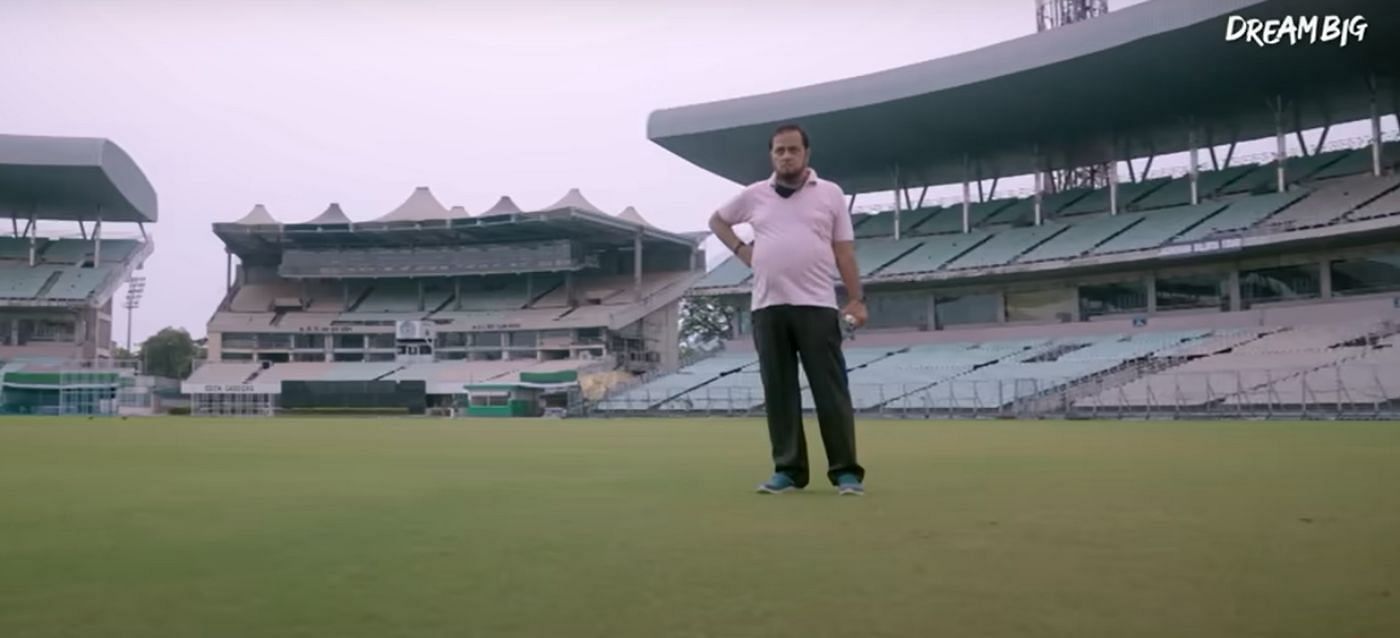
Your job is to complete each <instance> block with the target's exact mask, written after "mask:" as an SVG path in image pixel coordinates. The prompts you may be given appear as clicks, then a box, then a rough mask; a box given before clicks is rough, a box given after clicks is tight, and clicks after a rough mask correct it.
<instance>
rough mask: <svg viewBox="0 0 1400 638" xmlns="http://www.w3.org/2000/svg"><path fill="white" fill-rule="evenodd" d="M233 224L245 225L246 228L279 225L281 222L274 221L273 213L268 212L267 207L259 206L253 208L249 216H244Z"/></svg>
mask: <svg viewBox="0 0 1400 638" xmlns="http://www.w3.org/2000/svg"><path fill="white" fill-rule="evenodd" d="M233 223H235V224H243V225H245V226H262V225H266V224H279V223H281V222H278V221H277V220H276V219H273V217H272V213H269V212H267V207H265V206H263V205H262V204H258V205H256V206H254V207H253V210H250V211H248V214H247V215H244V216H243V218H242V219H239V220H238V221H236V222H233Z"/></svg>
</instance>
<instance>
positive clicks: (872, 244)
mask: <svg viewBox="0 0 1400 638" xmlns="http://www.w3.org/2000/svg"><path fill="white" fill-rule="evenodd" d="M923 242H924V240H922V239H898V240H896V239H862V240H860V241H857V242H856V263H857V264H859V265H860V276H862V277H867V276H869V275H870V274H872V273H874V272H875V271H877V270H879V269H880V267H882V266H884V265H886V264H888V263H890V262H892V261H894V260H896V259H898V258H899V257H902V256H904V255H906V254H908V253H909V252H910V251H912V250H914V249H916V248H918V247H919V246H920V245H921V244H923Z"/></svg>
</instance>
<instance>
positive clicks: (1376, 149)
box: [1366, 74, 1381, 177]
mask: <svg viewBox="0 0 1400 638" xmlns="http://www.w3.org/2000/svg"><path fill="white" fill-rule="evenodd" d="M1366 84H1367V86H1368V88H1370V89H1371V174H1372V175H1375V176H1377V177H1380V174H1381V110H1380V107H1379V106H1377V105H1376V76H1375V75H1374V74H1372V75H1371V76H1370V77H1368V78H1366Z"/></svg>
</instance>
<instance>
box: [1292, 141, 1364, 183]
mask: <svg viewBox="0 0 1400 638" xmlns="http://www.w3.org/2000/svg"><path fill="white" fill-rule="evenodd" d="M1337 152H1338V153H1339V154H1340V155H1341V159H1338V160H1337V161H1335V162H1332V163H1331V164H1329V165H1327V166H1324V167H1322V168H1320V169H1318V170H1317V171H1315V172H1313V173H1312V174H1310V175H1305V176H1303V178H1304V179H1307V180H1312V181H1316V180H1324V179H1333V178H1337V177H1347V176H1349V175H1358V174H1360V173H1369V172H1371V168H1372V167H1371V149H1370V147H1366V148H1357V149H1348V150H1344V151H1337Z"/></svg>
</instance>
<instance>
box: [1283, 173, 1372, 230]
mask: <svg viewBox="0 0 1400 638" xmlns="http://www.w3.org/2000/svg"><path fill="white" fill-rule="evenodd" d="M1397 186H1400V175H1389V176H1386V177H1379V178H1378V177H1372V176H1370V175H1358V176H1353V177H1344V178H1338V179H1334V180H1329V181H1327V182H1324V183H1321V184H1318V185H1317V186H1315V187H1313V188H1312V193H1311V194H1310V195H1309V196H1308V197H1307V199H1304V200H1302V201H1300V202H1298V203H1296V204H1294V205H1293V206H1290V207H1288V208H1286V209H1284V210H1282V211H1280V212H1279V213H1278V214H1277V215H1274V216H1273V217H1271V218H1269V219H1268V220H1267V223H1268V224H1269V225H1270V226H1275V227H1281V228H1307V227H1309V226H1322V225H1326V224H1329V223H1332V222H1333V221H1335V220H1337V219H1338V218H1340V217H1342V216H1343V215H1346V214H1347V213H1349V212H1351V211H1352V210H1353V209H1355V208H1357V207H1358V206H1361V205H1364V204H1366V203H1367V202H1370V201H1371V200H1373V199H1376V198H1379V197H1381V196H1382V195H1384V194H1386V193H1387V192H1389V191H1391V190H1393V189H1395V188H1396V187H1397Z"/></svg>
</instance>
